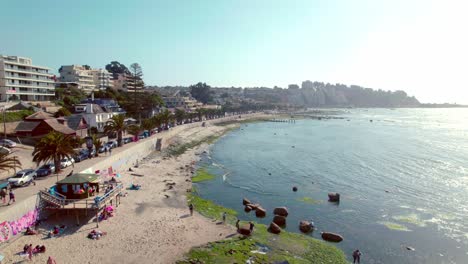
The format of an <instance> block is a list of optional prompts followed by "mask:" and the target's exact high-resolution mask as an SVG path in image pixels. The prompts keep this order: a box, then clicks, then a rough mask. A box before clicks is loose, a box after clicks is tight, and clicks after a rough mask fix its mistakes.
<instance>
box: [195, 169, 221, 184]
mask: <svg viewBox="0 0 468 264" xmlns="http://www.w3.org/2000/svg"><path fill="white" fill-rule="evenodd" d="M214 178H215V175H213V174H211V173H209V172H208V171H207V170H206V169H205V168H201V169H198V170H197V173H196V174H195V176H193V177H192V182H203V181H210V180H212V179H214Z"/></svg>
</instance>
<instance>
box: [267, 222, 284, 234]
mask: <svg viewBox="0 0 468 264" xmlns="http://www.w3.org/2000/svg"><path fill="white" fill-rule="evenodd" d="M268 231H269V232H271V233H273V234H279V233H281V228H280V227H279V226H278V225H277V224H275V223H273V222H271V224H270V227H269V228H268Z"/></svg>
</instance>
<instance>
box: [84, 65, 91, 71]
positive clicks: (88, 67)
mask: <svg viewBox="0 0 468 264" xmlns="http://www.w3.org/2000/svg"><path fill="white" fill-rule="evenodd" d="M83 68H85V70H91V66H89V65H86V64H85V65H83Z"/></svg>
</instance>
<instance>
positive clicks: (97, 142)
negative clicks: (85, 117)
mask: <svg viewBox="0 0 468 264" xmlns="http://www.w3.org/2000/svg"><path fill="white" fill-rule="evenodd" d="M92 138H93V145H94V148H95V149H96V154H95V156H96V157H98V156H99V149H100V148H101V147H102V145H103V144H102V141H101V140H100V139H99V138H98V137H97V136H96V135H92Z"/></svg>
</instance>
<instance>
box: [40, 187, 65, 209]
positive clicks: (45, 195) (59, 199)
mask: <svg viewBox="0 0 468 264" xmlns="http://www.w3.org/2000/svg"><path fill="white" fill-rule="evenodd" d="M39 195H40V197H41V199H43V200H45V201H46V202H48V203H51V204H53V205H55V206H58V207H64V206H65V204H66V203H65V201H66V197H65V196H63V195H61V194H60V193H57V192H56V193H55V194H54V195H52V194H51V193H49V191H48V190H47V189H46V190H45V191H44V190H41V191H40V192H39Z"/></svg>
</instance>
